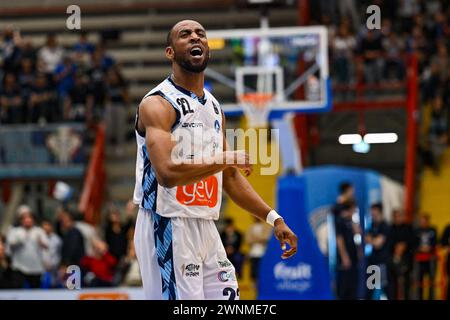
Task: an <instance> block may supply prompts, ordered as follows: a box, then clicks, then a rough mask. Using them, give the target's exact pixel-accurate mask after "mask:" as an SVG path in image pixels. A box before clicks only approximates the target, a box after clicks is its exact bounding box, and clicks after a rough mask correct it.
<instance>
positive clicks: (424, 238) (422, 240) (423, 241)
mask: <svg viewBox="0 0 450 320" xmlns="http://www.w3.org/2000/svg"><path fill="white" fill-rule="evenodd" d="M415 238H416V239H415V241H416V254H415V260H416V262H417V264H418V269H419V300H421V299H423V288H424V279H425V277H426V276H428V278H429V283H430V285H429V293H428V300H434V279H435V275H436V245H437V230H436V228H434V227H432V226H431V224H430V215H429V214H423V215H422V216H421V217H420V219H419V228H418V229H417V230H416V232H415Z"/></svg>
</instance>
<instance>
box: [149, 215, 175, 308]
mask: <svg viewBox="0 0 450 320" xmlns="http://www.w3.org/2000/svg"><path fill="white" fill-rule="evenodd" d="M152 215H153V221H154V225H153V230H154V234H155V247H156V255H157V258H158V265H159V270H160V272H161V284H162V297H163V299H164V300H177V282H176V279H175V269H174V265H173V248H172V221H171V219H170V218H166V217H162V216H160V215H159V214H157V213H156V212H155V211H152Z"/></svg>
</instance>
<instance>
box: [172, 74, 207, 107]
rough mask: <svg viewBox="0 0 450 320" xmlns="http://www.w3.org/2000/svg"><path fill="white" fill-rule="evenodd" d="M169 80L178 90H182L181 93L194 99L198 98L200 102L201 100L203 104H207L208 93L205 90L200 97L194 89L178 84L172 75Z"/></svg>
mask: <svg viewBox="0 0 450 320" xmlns="http://www.w3.org/2000/svg"><path fill="white" fill-rule="evenodd" d="M167 80H168V81H169V82H170V83H171V84H172V85H173V86H174V87H175V88H176V89H177V90H178V91H180V92H181V93H183V94H185V95H187V96H189V97H191V98H192V99H197V100H198V102H200V103H201V104H202V105H205V104H206V101H207V99H206V94H205V92H204V91H203V97H199V96H197V95H196V94H195V93H193V92H192V91H189V90H188V89H185V88H183V87H180V86H179V85H177V84H176V83H175V82H174V81H173V80H172V78H171V77H168V78H167Z"/></svg>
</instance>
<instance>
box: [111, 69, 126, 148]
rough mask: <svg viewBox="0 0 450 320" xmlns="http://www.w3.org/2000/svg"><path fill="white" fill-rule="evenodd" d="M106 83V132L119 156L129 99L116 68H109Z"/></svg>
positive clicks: (123, 138)
mask: <svg viewBox="0 0 450 320" xmlns="http://www.w3.org/2000/svg"><path fill="white" fill-rule="evenodd" d="M106 81H107V82H106V121H107V132H108V136H109V139H110V140H113V141H112V142H113V143H114V144H115V145H116V146H117V148H116V150H117V152H118V154H119V155H120V154H121V153H122V150H123V149H122V148H123V144H124V140H125V135H126V127H127V117H128V106H129V103H130V99H129V96H128V90H127V85H126V83H125V80H124V79H123V76H122V74H121V73H120V71H119V70H118V68H111V69H110V70H109V71H108V74H107V79H106Z"/></svg>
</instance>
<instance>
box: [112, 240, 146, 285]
mask: <svg viewBox="0 0 450 320" xmlns="http://www.w3.org/2000/svg"><path fill="white" fill-rule="evenodd" d="M119 271H120V272H118V279H117V282H116V283H122V284H123V285H125V286H131V287H135V286H142V278H141V273H140V270H139V263H138V260H137V258H136V251H135V249H134V242H133V241H130V242H129V247H128V254H127V256H126V257H125V259H123V260H122V262H121V263H120V267H119Z"/></svg>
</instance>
